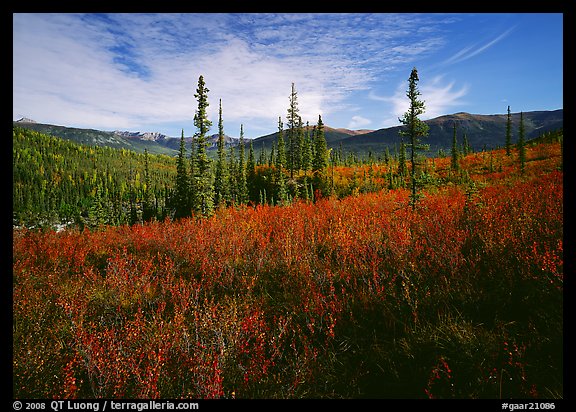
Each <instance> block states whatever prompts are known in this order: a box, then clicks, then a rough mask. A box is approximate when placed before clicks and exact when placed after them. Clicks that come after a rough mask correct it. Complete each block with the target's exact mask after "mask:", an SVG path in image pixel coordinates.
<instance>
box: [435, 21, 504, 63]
mask: <svg viewBox="0 0 576 412" xmlns="http://www.w3.org/2000/svg"><path fill="white" fill-rule="evenodd" d="M514 29H515V27H511V28H509V29H508V30H506V31H505V32H503V33H502V34H500V35H499V36H497V37H496V38H494V39H492V40H490V41H489V42H487V43H485V44H478V43H475V44H472V45H469V46H466V47H464V48H463V49H461V50H460V51H459V52H457V53H456V54H454V55H453V56H451V57H450V58H448V59H447V60H446V61H444V62H443V65H449V64H455V63H460V62H463V61H465V60H468V59H471V58H472V57H474V56H477V55H479V54H480V53H482V52H484V51H486V50H488V49H489V48H490V47H492V46H494V45H495V44H496V43H498V42H499V41H501V40H503V39H504V38H505V37H506V36H508V35H509V34H510V33H511V32H512V31H513V30H514Z"/></svg>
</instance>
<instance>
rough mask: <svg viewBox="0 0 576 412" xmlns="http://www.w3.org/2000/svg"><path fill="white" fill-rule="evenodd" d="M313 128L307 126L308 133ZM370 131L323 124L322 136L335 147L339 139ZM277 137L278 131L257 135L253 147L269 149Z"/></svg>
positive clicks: (342, 139)
mask: <svg viewBox="0 0 576 412" xmlns="http://www.w3.org/2000/svg"><path fill="white" fill-rule="evenodd" d="M304 130H306V127H304ZM313 130H314V127H313V126H309V127H308V131H309V132H310V134H312V133H313ZM370 132H373V130H349V129H334V128H332V127H328V126H324V136H325V137H326V143H327V144H328V146H329V147H337V146H338V143H339V142H340V141H344V140H346V139H348V138H350V137H353V136H360V135H363V134H366V133H370ZM277 139H278V132H275V133H272V134H267V135H265V136H260V137H257V138H255V139H254V148H255V149H256V148H261V147H262V146H264V148H265V149H270V148H271V147H272V143H273V142H276V140H277ZM284 141H285V143H286V144H287V138H286V130H284Z"/></svg>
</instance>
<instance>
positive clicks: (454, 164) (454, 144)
mask: <svg viewBox="0 0 576 412" xmlns="http://www.w3.org/2000/svg"><path fill="white" fill-rule="evenodd" d="M450 165H451V167H452V170H454V171H456V172H457V171H458V169H459V168H460V167H459V164H458V142H457V139H456V122H454V134H453V136H452V157H451V163H450Z"/></svg>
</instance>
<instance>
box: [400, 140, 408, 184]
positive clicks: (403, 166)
mask: <svg viewBox="0 0 576 412" xmlns="http://www.w3.org/2000/svg"><path fill="white" fill-rule="evenodd" d="M398 175H399V176H400V178H401V181H404V176H406V144H404V139H402V138H401V139H400V150H399V153H398Z"/></svg>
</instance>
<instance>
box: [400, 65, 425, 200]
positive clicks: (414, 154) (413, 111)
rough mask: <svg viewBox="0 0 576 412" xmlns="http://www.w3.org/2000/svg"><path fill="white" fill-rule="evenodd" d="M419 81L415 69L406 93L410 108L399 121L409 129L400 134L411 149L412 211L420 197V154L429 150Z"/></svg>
mask: <svg viewBox="0 0 576 412" xmlns="http://www.w3.org/2000/svg"><path fill="white" fill-rule="evenodd" d="M419 80H420V79H419V78H418V71H417V70H416V68H415V67H414V68H413V69H412V72H411V73H410V77H409V79H408V90H407V92H406V96H407V97H408V99H409V100H410V107H409V108H408V111H407V112H406V113H404V116H403V117H402V118H399V119H398V120H399V121H400V122H401V123H402V124H403V125H404V126H406V129H407V130H401V131H400V134H401V135H403V136H407V137H408V139H409V141H410V143H408V146H409V147H410V165H411V167H412V168H411V170H410V180H411V184H410V186H411V193H410V205H411V206H412V209H414V208H415V207H416V201H417V200H418V197H419V195H418V187H417V186H418V182H417V176H418V175H417V165H418V152H419V151H422V150H425V149H427V146H426V145H423V144H422V143H421V138H422V137H425V136H427V135H428V125H427V124H426V123H424V122H423V121H421V120H420V119H419V118H418V116H419V115H421V114H423V113H424V111H425V106H424V101H423V100H419V99H418V97H419V96H420V91H419V90H418V81H419Z"/></svg>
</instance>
